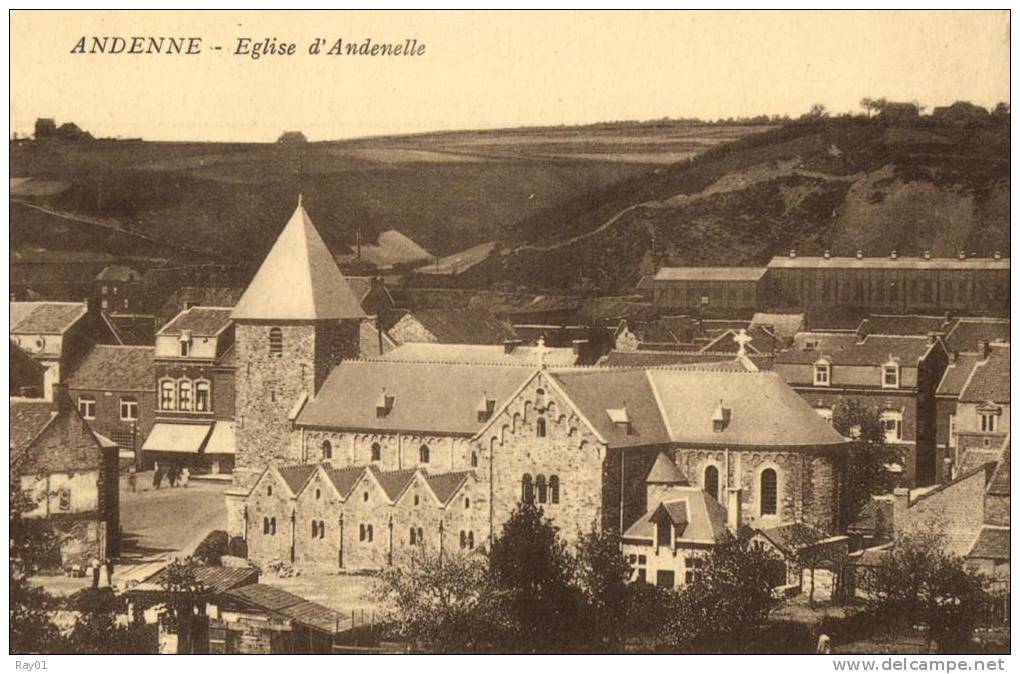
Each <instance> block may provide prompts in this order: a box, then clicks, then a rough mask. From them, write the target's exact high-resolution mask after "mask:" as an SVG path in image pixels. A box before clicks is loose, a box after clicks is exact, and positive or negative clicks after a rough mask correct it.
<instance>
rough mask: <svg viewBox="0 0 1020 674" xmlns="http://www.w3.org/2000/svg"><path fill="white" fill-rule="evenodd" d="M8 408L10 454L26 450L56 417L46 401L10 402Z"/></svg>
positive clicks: (49, 403)
mask: <svg viewBox="0 0 1020 674" xmlns="http://www.w3.org/2000/svg"><path fill="white" fill-rule="evenodd" d="M10 405H11V408H10V424H11V434H10V441H11V444H10V447H11V450H12V454H20V453H21V452H24V451H25V450H26V449H28V446H29V445H30V444H31V442H32V440H33V439H34V438H35V437H36V436H37V435H39V433H40V432H41V431H42V429H43V428H44V427H45V426H46V424H48V423H49V421H50V419H52V418H53V417H54V416H56V413H55V412H54V411H53V403H51V402H49V401H47V400H42V399H39V400H17V401H15V400H12V401H11V403H10Z"/></svg>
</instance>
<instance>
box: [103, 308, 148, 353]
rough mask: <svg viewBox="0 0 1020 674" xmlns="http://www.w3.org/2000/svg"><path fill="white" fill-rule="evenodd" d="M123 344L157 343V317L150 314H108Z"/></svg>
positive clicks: (141, 344)
mask: <svg viewBox="0 0 1020 674" xmlns="http://www.w3.org/2000/svg"><path fill="white" fill-rule="evenodd" d="M107 319H109V321H110V324H111V325H113V329H114V330H116V331H117V336H118V337H119V338H120V341H121V343H122V344H128V345H131V346H151V345H153V344H155V343H156V328H157V326H156V317H155V316H152V315H149V314H109V315H108V316H107Z"/></svg>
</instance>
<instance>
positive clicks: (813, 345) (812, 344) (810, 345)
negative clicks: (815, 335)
mask: <svg viewBox="0 0 1020 674" xmlns="http://www.w3.org/2000/svg"><path fill="white" fill-rule="evenodd" d="M804 350H805V351H816V350H818V340H816V339H811V340H808V341H806V342H804Z"/></svg>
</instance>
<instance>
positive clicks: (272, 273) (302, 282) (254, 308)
mask: <svg viewBox="0 0 1020 674" xmlns="http://www.w3.org/2000/svg"><path fill="white" fill-rule="evenodd" d="M364 316H365V312H364V311H362V309H361V303H360V302H359V300H358V298H357V297H356V296H355V294H354V292H353V291H352V290H351V287H350V286H349V285H348V284H347V280H346V279H345V278H344V276H343V274H341V273H340V268H339V267H337V265H336V261H335V260H334V259H333V255H332V254H331V253H330V252H329V248H327V247H326V244H325V242H324V241H323V240H322V237H321V236H319V232H318V231H317V230H316V229H315V225H314V224H312V220H311V218H309V217H308V213H306V212H305V209H304V208H303V207H302V206H301V204H300V202H299V203H298V207H297V208H296V209H295V210H294V215H292V216H291V218H290V220H289V221H288V222H287V224H286V226H284V228H283V231H282V232H281V233H280V236H279V238H278V239H277V240H276V243H274V244H273V247H272V249H271V250H270V251H269V254H268V255H267V256H266V259H265V260H263V262H262V266H261V267H259V270H258V272H256V274H255V278H253V279H252V281H251V283H250V284H248V288H247V289H246V290H245V291H244V295H242V296H241V300H240V301H239V302H238V303H237V306H236V307H235V308H234V312H233V314H232V318H234V319H235V320H260V319H262V320H320V319H341V318H363V317H364Z"/></svg>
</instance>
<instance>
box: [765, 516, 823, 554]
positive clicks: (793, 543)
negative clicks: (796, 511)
mask: <svg viewBox="0 0 1020 674" xmlns="http://www.w3.org/2000/svg"><path fill="white" fill-rule="evenodd" d="M760 531H761V533H762V535H763V536H765V538H767V539H769V540H770V541H772V543H773V545H775V546H776V547H777V548H779V549H780V550H782V551H783V552H786V553H790V552H795V551H796V550H797V549H799V548H803V547H807V546H811V545H814V544H815V543H817V542H818V541H821V540H824V539H825V538H828V535H827V534H826V533H825V532H824V531H820V530H819V529H816V528H814V527H813V526H811V525H810V524H805V523H804V522H785V523H783V524H780V525H778V526H774V527H767V528H764V529H760Z"/></svg>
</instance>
